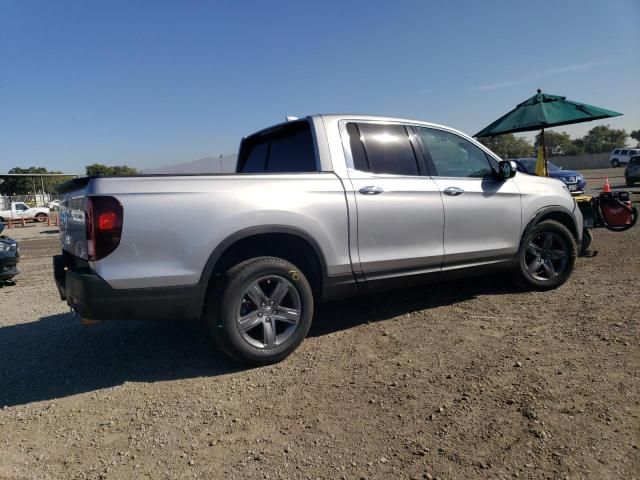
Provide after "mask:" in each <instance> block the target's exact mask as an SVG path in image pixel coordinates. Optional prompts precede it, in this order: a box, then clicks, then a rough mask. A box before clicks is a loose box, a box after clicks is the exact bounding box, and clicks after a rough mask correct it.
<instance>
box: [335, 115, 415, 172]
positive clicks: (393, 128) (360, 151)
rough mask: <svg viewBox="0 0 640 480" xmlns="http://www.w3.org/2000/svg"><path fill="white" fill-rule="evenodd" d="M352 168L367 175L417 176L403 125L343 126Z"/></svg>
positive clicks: (370, 124) (413, 156)
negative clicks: (367, 173)
mask: <svg viewBox="0 0 640 480" xmlns="http://www.w3.org/2000/svg"><path fill="white" fill-rule="evenodd" d="M347 133H348V134H349V145H350V147H351V155H352V157H353V167H354V168H355V169H356V170H361V171H365V172H371V173H380V174H385V173H386V174H392V175H409V176H417V175H420V169H419V167H418V160H417V158H416V155H415V152H414V150H413V145H412V144H411V140H410V139H409V132H408V131H407V129H406V127H405V126H404V125H396V124H391V125H386V124H375V123H358V124H356V123H349V124H347Z"/></svg>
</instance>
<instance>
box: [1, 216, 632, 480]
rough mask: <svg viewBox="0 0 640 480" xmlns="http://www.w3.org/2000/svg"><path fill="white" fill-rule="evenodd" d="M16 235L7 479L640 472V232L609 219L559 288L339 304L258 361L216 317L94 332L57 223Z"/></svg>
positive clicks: (433, 289) (114, 325) (420, 291)
mask: <svg viewBox="0 0 640 480" xmlns="http://www.w3.org/2000/svg"><path fill="white" fill-rule="evenodd" d="M14 232H16V233H15V235H14ZM41 232H49V233H41ZM10 233H11V235H12V236H15V237H19V238H20V239H21V248H22V253H23V258H22V264H21V266H22V270H23V272H22V274H21V275H20V276H19V277H18V278H17V282H16V284H15V285H8V286H3V287H1V288H0V478H3V479H4V478H7V479H14V478H78V479H81V478H91V479H93V478H113V479H122V478H153V479H162V478H207V479H209V478H224V479H245V478H251V479H253V478H256V479H263V478H264V479H279V478H282V479H288V478H313V479H315V478H326V479H329V478H331V479H332V478H347V479H362V478H367V479H395V478H401V479H410V478H420V479H422V478H427V479H429V478H441V479H443V480H444V479H468V478H490V479H494V478H554V479H555V478H560V479H564V478H570V479H577V478H589V479H591V478H593V479H614V478H620V479H629V478H640V452H639V450H638V446H639V444H640V419H639V416H640V349H639V347H638V323H639V321H640V295H639V294H638V286H639V283H640V282H639V280H640V227H636V228H634V229H632V230H630V231H627V232H624V233H615V234H614V233H611V232H608V231H605V230H598V231H597V232H596V238H595V242H594V248H595V249H597V250H598V251H599V254H598V256H596V257H595V258H580V259H578V261H577V266H576V270H575V273H574V275H573V277H572V278H571V279H570V281H569V282H568V283H567V284H566V285H564V286H563V287H561V288H560V289H558V290H556V291H552V292H546V293H535V292H525V291H521V290H519V289H517V288H515V287H513V286H512V285H511V284H510V283H509V281H508V280H507V279H506V278H504V277H503V276H490V277H477V278H474V279H469V280H465V281H457V282H451V283H445V284H441V285H431V286H426V287H421V288H413V289H408V290H404V291H398V292H392V293H388V294H381V295H376V296H370V297H363V298H358V299H351V300H348V301H341V302H337V303H331V304H326V305H322V306H320V307H319V309H318V312H317V315H316V316H315V319H314V325H313V326H312V330H311V333H310V336H309V338H307V339H306V340H305V342H304V343H303V344H302V345H301V347H300V348H299V349H298V350H297V351H296V352H295V353H294V354H293V355H292V356H291V357H290V358H289V359H287V360H285V361H284V362H282V363H280V364H278V365H275V366H270V367H264V368H256V369H243V368H240V367H239V366H238V365H236V364H234V363H233V362H231V361H229V360H227V359H226V358H225V357H224V356H223V355H222V354H221V353H219V352H217V351H215V349H214V347H213V346H212V344H211V343H210V341H209V339H208V337H207V333H206V331H205V329H204V328H203V327H202V326H200V325H198V324H181V323H179V322H174V323H159V322H105V323H101V324H98V325H95V326H92V327H82V326H81V325H80V323H79V321H78V320H77V319H76V318H74V317H73V316H72V315H70V314H69V313H67V308H66V306H65V305H64V303H63V302H61V301H60V300H59V297H58V296H57V293H56V290H55V287H54V285H53V280H52V271H51V270H52V269H51V261H50V259H51V256H52V255H53V254H55V253H56V252H57V251H58V244H57V239H56V238H55V231H52V229H51V228H49V229H42V228H40V229H38V228H37V227H32V229H23V230H21V231H18V229H16V230H12V231H11V232H10Z"/></svg>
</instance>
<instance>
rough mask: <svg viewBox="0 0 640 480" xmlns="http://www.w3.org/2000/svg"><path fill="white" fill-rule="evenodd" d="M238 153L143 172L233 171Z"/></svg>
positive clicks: (148, 169) (143, 171)
mask: <svg viewBox="0 0 640 480" xmlns="http://www.w3.org/2000/svg"><path fill="white" fill-rule="evenodd" d="M236 158H237V154H235V153H233V154H231V155H226V156H224V157H217V158H216V157H204V158H200V159H199V160H194V161H193V162H186V163H179V164H177V165H167V166H165V167H158V168H147V169H145V170H142V172H141V173H233V172H235V171H236Z"/></svg>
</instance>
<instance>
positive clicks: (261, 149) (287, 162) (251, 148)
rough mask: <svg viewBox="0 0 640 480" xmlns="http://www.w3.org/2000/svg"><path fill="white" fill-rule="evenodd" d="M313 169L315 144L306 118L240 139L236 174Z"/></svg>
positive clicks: (315, 168) (306, 170)
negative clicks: (241, 140)
mask: <svg viewBox="0 0 640 480" xmlns="http://www.w3.org/2000/svg"><path fill="white" fill-rule="evenodd" d="M316 171H318V167H317V165H316V155H315V146H314V143H313V136H312V135H311V127H310V126H309V123H308V122H306V121H300V122H291V123H289V124H285V125H282V126H279V127H276V128H273V129H270V130H267V131H265V132H261V133H257V134H255V135H252V136H250V137H248V138H246V139H244V141H243V142H242V145H241V147H240V153H239V154H238V172H239V173H259V172H273V173H296V172H316Z"/></svg>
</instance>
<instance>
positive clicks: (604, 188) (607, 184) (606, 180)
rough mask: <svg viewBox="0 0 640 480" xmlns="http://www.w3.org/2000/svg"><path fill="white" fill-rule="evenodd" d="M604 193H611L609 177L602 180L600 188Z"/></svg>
mask: <svg viewBox="0 0 640 480" xmlns="http://www.w3.org/2000/svg"><path fill="white" fill-rule="evenodd" d="M602 191H603V192H604V193H611V185H609V177H605V179H604V187H602Z"/></svg>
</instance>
